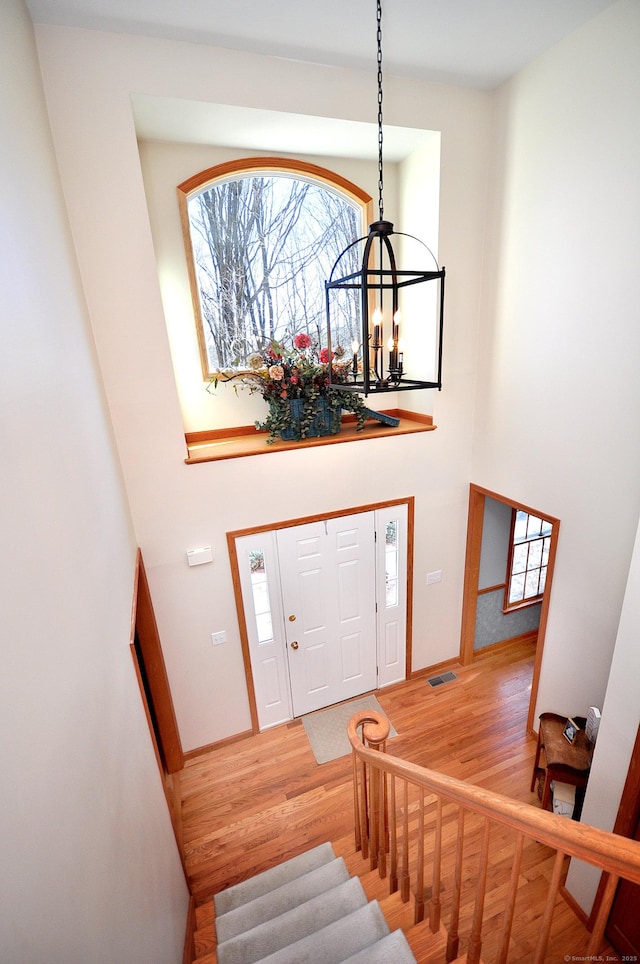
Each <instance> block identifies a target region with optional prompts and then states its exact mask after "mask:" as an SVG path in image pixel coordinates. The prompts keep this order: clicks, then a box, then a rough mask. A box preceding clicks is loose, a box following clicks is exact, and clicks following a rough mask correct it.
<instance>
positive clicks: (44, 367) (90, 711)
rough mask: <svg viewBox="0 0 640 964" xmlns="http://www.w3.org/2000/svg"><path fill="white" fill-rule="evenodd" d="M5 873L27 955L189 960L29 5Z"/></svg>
mask: <svg viewBox="0 0 640 964" xmlns="http://www.w3.org/2000/svg"><path fill="white" fill-rule="evenodd" d="M0 118H1V123H2V152H1V154H0V183H1V184H2V200H1V204H2V218H1V221H0V223H1V225H2V227H1V229H0V230H1V232H2V233H1V237H2V258H0V276H1V282H0V288H1V290H2V298H1V302H0V313H1V319H2V335H3V346H2V352H1V353H0V367H1V369H2V377H1V378H0V444H1V446H2V452H3V462H2V471H1V479H2V481H1V491H2V498H1V499H0V529H1V531H2V545H3V576H2V580H1V581H0V596H1V599H0V613H1V616H0V624H1V626H2V657H3V659H2V672H1V673H0V718H1V722H0V732H1V734H2V753H1V757H2V791H1V800H2V806H1V810H2V831H1V835H2V845H1V850H2V880H1V882H0V958H2V960H3V961H11V962H12V964H23V962H24V964H33V962H34V961H47V962H50V964H58V962H59V964H69V962H72V961H91V962H95V964H99V962H105V964H106V962H107V961H109V962H111V961H115V960H117V961H122V962H125V961H153V962H154V964H156V962H157V964H160V962H167V964H169V962H171V964H175V962H176V961H178V960H180V959H181V953H182V944H183V941H184V929H185V921H186V909H187V892H186V886H185V882H184V877H183V874H182V870H181V866H180V862H179V859H178V854H177V849H176V845H175V840H174V838H173V833H172V830H171V825H170V821H169V815H168V810H167V806H166V803H165V799H164V795H163V792H162V785H161V781H160V776H159V773H158V768H157V766H156V762H155V757H154V754H153V750H152V747H151V741H150V737H149V731H148V728H147V724H146V720H145V717H144V713H143V710H142V703H141V699H140V694H139V691H138V688H137V682H136V678H135V674H134V672H133V667H132V661H131V656H130V653H129V645H128V644H129V632H130V619H131V594H132V587H133V565H134V558H135V543H134V540H133V534H132V530H131V525H130V520H129V516H128V512H127V508H126V502H125V499H124V492H123V485H122V480H121V476H120V472H119V469H118V464H117V460H116V457H115V454H114V447H113V441H112V435H111V428H110V425H109V420H108V417H107V415H106V414H105V413H106V408H105V405H104V399H103V396H102V394H101V389H100V381H99V377H98V374H97V367H96V363H95V358H94V351H93V346H92V340H91V336H90V333H89V327H88V323H87V318H86V308H85V303H84V298H83V293H82V288H81V284H80V280H79V277H78V272H77V265H76V261H75V256H74V253H73V247H72V243H71V238H70V234H69V229H68V222H67V218H66V214H65V211H64V206H63V200H62V194H61V190H60V183H59V178H58V174H57V170H56V164H55V158H54V155H53V150H52V145H51V139H50V132H49V128H48V123H47V118H46V112H45V108H44V101H43V96H42V87H41V79H40V73H39V67H38V63H37V59H36V52H35V45H34V41H33V32H32V28H31V24H30V21H29V19H28V16H27V13H26V10H25V8H24V4H23V2H22V0H5V2H4V3H2V4H1V5H0Z"/></svg>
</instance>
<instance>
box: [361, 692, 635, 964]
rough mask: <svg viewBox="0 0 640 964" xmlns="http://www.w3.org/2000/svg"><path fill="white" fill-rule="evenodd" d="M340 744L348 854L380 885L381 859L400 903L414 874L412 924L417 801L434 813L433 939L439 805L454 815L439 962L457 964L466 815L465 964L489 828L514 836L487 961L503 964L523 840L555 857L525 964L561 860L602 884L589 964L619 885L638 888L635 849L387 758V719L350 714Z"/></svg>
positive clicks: (543, 932)
mask: <svg viewBox="0 0 640 964" xmlns="http://www.w3.org/2000/svg"><path fill="white" fill-rule="evenodd" d="M348 734H349V740H350V743H351V746H352V750H353V793H354V814H355V845H356V850H360V851H362V856H363V858H364V859H367V858H368V859H369V861H370V867H371V869H372V870H373V869H375V868H377V869H378V872H379V875H380V877H381V878H384V877H386V876H387V857H388V873H389V888H390V893H395V892H396V891H398V890H399V891H400V895H401V898H402V900H403V901H404V902H405V903H406V902H408V901H409V900H410V893H411V873H410V865H411V864H412V865H413V867H414V870H413V879H414V902H415V913H414V919H415V922H416V923H419V922H420V921H422V920H424V916H425V907H424V894H425V881H424V875H425V837H426V835H427V830H426V827H425V820H426V806H425V800H426V798H427V797H430V798H432V799H433V800H434V804H435V819H434V821H433V827H432V829H430V830H429V837H431V836H432V837H433V843H432V846H431V898H430V901H429V926H430V928H431V930H432V931H433V932H434V933H435V932H437V931H438V930H439V928H440V915H441V907H440V892H441V879H440V878H441V865H442V828H443V818H442V814H443V805H445V804H453V805H455V806H457V807H458V820H457V836H456V843H455V863H454V868H453V883H452V904H451V911H450V915H449V920H448V922H447V923H448V932H447V953H446V960H447V961H453V960H454V959H455V958H456V957H457V956H458V949H459V941H460V937H459V924H460V907H461V894H462V882H463V871H464V868H463V861H464V853H463V851H464V840H465V817H466V816H467V815H469V814H476V815H478V816H480V817H483V818H484V827H483V833H482V843H481V849H480V855H479V868H478V871H477V879H476V894H475V905H474V911H473V920H472V922H471V930H470V934H469V936H468V946H467V962H468V964H478V962H479V961H480V952H481V948H482V925H483V912H484V903H485V895H486V882H487V869H488V866H489V855H490V846H491V828H492V825H493V824H499V825H501V826H503V827H507V828H509V829H510V830H512V831H514V833H515V849H514V854H513V858H512V861H513V862H512V871H511V878H510V883H509V887H508V892H507V895H506V900H505V905H504V912H503V923H502V934H501V939H500V945H499V950H498V953H497V956H496V961H497V962H498V964H506V962H507V961H508V950H509V942H510V939H511V933H512V929H513V921H514V911H515V907H516V898H517V893H518V886H519V880H520V871H521V865H522V853H523V847H524V844H525V841H526V840H530V841H535V842H537V843H540V844H543V845H545V846H547V847H550V848H552V849H553V850H555V851H556V857H555V860H554V864H553V871H552V875H551V880H550V883H549V890H548V895H547V899H546V904H545V909H544V913H543V916H542V922H541V926H540V932H539V937H538V941H537V946H536V949H535V952H534V957H533V958H532V961H533V964H544V961H545V960H546V956H545V955H546V950H547V945H548V942H549V936H550V932H551V925H552V920H553V912H554V908H555V904H556V898H557V894H558V890H559V887H560V883H561V879H562V872H563V864H564V860H565V857H576V858H579V859H580V860H583V861H585V862H586V863H589V864H592V865H594V866H596V867H599V868H600V869H601V870H603V871H605V872H606V873H607V874H608V880H607V884H606V888H605V891H604V894H603V899H602V901H601V903H600V907H599V910H598V914H597V917H596V920H595V923H594V927H593V930H592V933H591V937H590V940H589V944H588V947H587V948H586V949H585V959H586V960H588V959H590V958H591V959H595V956H596V955H597V954H598V952H599V949H600V946H601V944H602V940H603V937H604V929H605V926H606V922H607V919H608V916H609V911H610V909H611V904H612V902H613V898H614V895H615V891H616V886H617V884H618V880H619V879H620V878H624V879H626V880H630V881H632V882H633V883H636V884H640V842H638V841H635V840H632V839H629V838H627V837H621V836H619V835H618V834H613V833H608V832H607V831H604V830H600V829H598V828H597V827H591V826H589V825H588V824H583V823H579V822H577V821H574V820H568V819H567V818H566V817H561V816H558V815H557V814H553V813H550V812H548V811H545V810H540V809H538V808H537V807H532V806H530V805H529V804H526V803H520V802H519V801H516V800H511V799H510V798H509V797H505V796H503V795H502V794H498V793H493V792H492V791H490V790H485V789H483V788H481V787H477V786H474V785H472V784H469V783H465V782H464V781H462V780H458V779H456V778H454V777H449V776H446V775H445V774H442V773H438V772H436V771H434V770H428V769H426V768H424V767H421V766H417V765H416V764H413V763H410V762H408V761H406V760H402V759H400V758H398V757H394V756H391V755H389V754H388V753H387V752H386V741H387V737H388V735H389V722H388V720H387V718H386V717H385V716H384V715H382V714H380V713H377V712H375V711H373V710H362V711H360V712H359V713H356V714H354V716H352V717H351V719H350V720H349V723H348ZM410 787H411V788H414V789H413V791H412V792H413V793H415V794H417V835H415V834H414V836H415V837H416V840H415V846H414V847H413V851H414V852H410V839H411V833H410V821H409V809H410V805H409V797H410Z"/></svg>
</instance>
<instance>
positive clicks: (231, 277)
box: [187, 171, 365, 375]
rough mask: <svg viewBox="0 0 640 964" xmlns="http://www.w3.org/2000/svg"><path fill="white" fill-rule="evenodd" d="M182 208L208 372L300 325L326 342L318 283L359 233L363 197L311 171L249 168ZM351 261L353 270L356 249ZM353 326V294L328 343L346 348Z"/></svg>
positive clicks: (242, 362) (356, 314)
mask: <svg viewBox="0 0 640 964" xmlns="http://www.w3.org/2000/svg"><path fill="white" fill-rule="evenodd" d="M187 215H188V225H189V235H190V238H189V241H190V248H191V254H192V257H193V266H192V280H193V279H195V287H196V289H197V302H198V304H199V309H200V318H199V323H200V325H201V330H200V344H201V350H202V349H204V355H205V356H206V357H205V358H203V367H206V371H205V374H206V375H209V374H213V373H214V372H216V371H220V370H224V369H229V368H244V367H246V362H247V359H248V357H249V356H250V355H251V354H252V352H255V351H258V350H259V349H260V348H261V347H264V345H265V344H266V343H268V342H269V341H272V340H275V341H278V342H291V341H292V339H293V337H294V336H295V335H296V334H299V333H300V332H305V333H306V334H308V335H310V336H311V338H312V339H313V341H314V342H315V343H317V344H318V345H321V346H322V345H325V344H326V340H327V337H326V319H325V291H324V281H325V279H326V278H328V277H329V274H330V272H331V269H332V267H333V265H334V263H335V261H336V259H337V258H338V256H339V255H340V253H341V252H342V251H343V250H344V249H345V248H346V247H347V246H348V245H349V244H351V243H352V242H353V241H355V240H356V239H357V238H359V237H362V235H363V234H364V233H365V232H364V204H363V202H361V201H358V200H356V199H354V198H353V197H351V196H349V195H347V194H346V193H344V192H342V191H340V190H339V188H337V187H336V188H333V187H331V186H327V185H326V184H325V183H322V182H320V181H315V180H312V179H310V178H309V177H300V176H296V175H295V174H294V173H289V172H283V173H280V172H278V173H275V172H274V173H270V172H269V173H264V172H262V171H261V172H259V173H258V172H256V173H252V172H250V171H248V172H247V173H242V174H241V175H240V176H234V177H229V176H226V177H223V178H221V179H220V180H218V181H211V180H210V181H209V182H208V183H207V184H206V185H205V186H204V187H203V188H202V189H200V190H198V191H194V192H192V193H191V194H190V195H189V196H188V197H187ZM188 247H189V245H188ZM352 258H353V270H354V271H357V270H358V263H357V259H358V253H357V246H356V247H354V249H353V254H352ZM194 301H196V299H195V298H194ZM334 324H335V328H334ZM360 325H361V322H360V304H359V301H358V298H357V293H355V292H354V297H353V298H351V299H350V300H348V299H347V301H345V303H344V305H343V310H342V315H341V317H340V318H339V319H337V322H334V319H333V318H332V341H333V344H334V346H335V345H337V344H341V345H343V346H344V347H345V348H346V349H347V350H350V345H351V342H352V341H353V340H354V339H358V337H359V332H360ZM336 336H337V337H336ZM205 363H206V364H205Z"/></svg>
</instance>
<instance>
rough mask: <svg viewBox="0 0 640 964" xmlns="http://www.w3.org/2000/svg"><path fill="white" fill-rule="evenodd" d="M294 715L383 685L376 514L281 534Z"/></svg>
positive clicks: (279, 538) (284, 607) (327, 521)
mask: <svg viewBox="0 0 640 964" xmlns="http://www.w3.org/2000/svg"><path fill="white" fill-rule="evenodd" d="M277 544H278V559H279V566H280V576H281V585H282V602H283V615H284V619H285V639H286V647H287V656H288V661H289V677H290V680H291V698H292V704H293V715H294V716H301V715H302V714H304V713H309V712H311V711H313V710H317V709H320V708H321V707H323V706H330V705H331V704H332V703H339V702H340V701H342V700H346V699H350V698H351V697H353V696H358V695H359V694H361V693H366V692H368V691H369V690H372V689H375V688H376V686H377V664H376V587H375V556H376V552H375V520H374V513H373V512H363V513H358V514H356V515H350V516H340V517H338V518H336V519H327V520H323V521H321V522H311V523H308V524H306V525H302V526H295V527H292V528H289V529H280V530H278V532H277Z"/></svg>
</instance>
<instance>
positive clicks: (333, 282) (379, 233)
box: [325, 0, 445, 395]
mask: <svg viewBox="0 0 640 964" xmlns="http://www.w3.org/2000/svg"><path fill="white" fill-rule="evenodd" d="M376 5H377V63H378V205H379V219H378V220H377V221H374V222H373V223H372V224H370V225H369V234H368V235H367V236H366V237H363V238H359V239H358V240H357V241H354V242H352V244H350V245H348V246H347V247H346V248H345V249H344V251H343V252H342V253H341V254H340V255H339V257H338V259H337V260H336V262H335V264H334V265H333V268H332V270H331V274H330V277H329V279H328V280H327V281H325V299H326V315H327V342H328V348H329V357H331V351H332V338H331V322H332V317H333V318H334V320H335V318H336V317H338V316H340V317H344V316H345V315H347V314H348V313H349V312H351V313H353V310H354V309H356V305H359V311H360V318H361V322H362V332H361V338H360V340H359V341H358V340H357V339H354V340H353V342H352V345H351V350H352V352H353V363H352V366H351V378H350V380H349V381H348V383H347V384H345V383H342V384H340V388H341V390H343V391H345V390H347V391H353V392H362V393H364V394H365V395H369V394H371V393H373V392H391V391H411V390H415V389H421V388H437V389H441V388H442V332H443V325H444V277H445V269H444V268H439V267H438V263H437V261H436V259H435V257H434V255H433V253H432V252H431V250H430V249H429V248H428V247H427V246H426V245H425V244H424V243H423V242H422V241H420V240H419V239H418V238H414V237H413V236H412V235H409V234H404V233H402V232H400V231H394V227H393V224H392V223H391V221H385V219H384V202H383V187H384V184H383V159H382V139H383V138H382V96H383V91H382V3H381V0H376ZM392 235H395V236H396V237H400V238H402V239H403V242H404V244H405V246H406V247H407V248H409V247H410V246H411V245H410V242H415V243H416V244H417V245H419V246H420V248H419V257H420V259H422V258H423V257H424V253H425V252H426V253H427V254H428V255H429V258H430V262H429V263H431V262H433V263H434V264H435V270H424V269H418V270H415V269H402V268H399V267H398V266H397V262H396V256H395V253H394V250H393V246H392V243H391V236H392ZM413 247H415V244H414V245H413ZM361 248H362V249H363V250H362V256H361V258H360V259H359V264H360V267H359V268H358V269H357V270H354V253H357V251H358V250H360V249H361ZM425 282H436V286H437V308H436V309H435V318H434V321H431V322H430V321H429V311H430V306H429V305H424V306H420V308H418V306H417V303H416V302H414V301H413V300H412V303H411V308H410V311H411V322H412V324H414V325H415V324H417V323H418V318H417V317H416V315H417V312H420V314H422V312H423V311H424V319H423V321H421V322H420V323H421V324H422V323H423V324H424V327H425V328H428V327H429V326H432V327H433V328H434V335H435V346H434V359H433V362H432V363H431V368H430V370H429V371H430V374H429V375H427V376H426V377H424V378H413V377H407V375H406V374H405V366H404V350H403V342H402V341H401V339H400V331H401V325H403V319H402V316H401V312H400V295H401V292H402V291H403V289H405V288H407V287H408V286H415V285H419V284H423V283H425ZM425 300H427V299H426V298H425ZM356 310H357V309H356ZM431 314H433V308H431ZM385 319H388V320H387V321H386V324H390V325H391V328H390V329H389V328H387V333H388V341H387V343H386V344H385V341H384V335H385V332H384V327H385ZM416 363H417V360H416V359H414V358H412V366H413V367H415V364H416ZM425 364H429V361H428V359H427V360H425ZM413 367H412V371H413Z"/></svg>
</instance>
